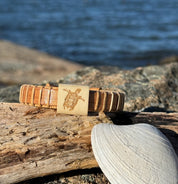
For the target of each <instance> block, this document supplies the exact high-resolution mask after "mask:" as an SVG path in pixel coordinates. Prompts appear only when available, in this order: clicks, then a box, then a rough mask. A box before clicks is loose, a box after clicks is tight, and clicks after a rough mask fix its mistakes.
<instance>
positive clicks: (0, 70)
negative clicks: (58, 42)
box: [0, 41, 82, 86]
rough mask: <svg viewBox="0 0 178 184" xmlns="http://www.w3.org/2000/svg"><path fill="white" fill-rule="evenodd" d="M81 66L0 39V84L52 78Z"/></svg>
mask: <svg viewBox="0 0 178 184" xmlns="http://www.w3.org/2000/svg"><path fill="white" fill-rule="evenodd" d="M81 68H82V66H81V65H79V64H76V63H72V62H69V61H67V60H64V59H59V58H56V57H53V56H50V55H48V54H45V53H42V52H39V51H36V50H33V49H28V48H26V47H23V46H20V45H16V44H14V43H11V42H7V41H0V86H2V85H8V84H19V83H20V84H22V83H39V82H42V81H43V80H54V79H56V78H60V77H62V76H65V75H67V74H69V73H71V72H73V71H76V70H78V69H81Z"/></svg>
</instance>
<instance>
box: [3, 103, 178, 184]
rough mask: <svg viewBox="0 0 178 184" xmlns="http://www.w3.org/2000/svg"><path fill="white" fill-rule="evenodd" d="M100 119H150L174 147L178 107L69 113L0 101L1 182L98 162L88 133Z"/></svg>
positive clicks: (126, 121)
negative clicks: (177, 109) (172, 109)
mask: <svg viewBox="0 0 178 184" xmlns="http://www.w3.org/2000/svg"><path fill="white" fill-rule="evenodd" d="M103 122H105V123H112V122H113V123H115V124H118V125H123V124H134V123H149V124H153V125H155V126H156V127H158V128H160V130H161V131H162V132H163V133H164V134H165V135H166V136H167V137H168V139H169V140H170V141H171V142H172V144H173V146H174V148H175V150H176V152H177V153H178V136H177V135H178V113H150V112H142V113H129V112H123V113H118V114H116V113H115V114H112V113H111V114H107V115H106V116H104V115H100V116H99V115H96V114H90V115H89V116H71V115H61V114H56V111H55V110H52V109H42V108H41V109H40V108H36V107H30V106H26V105H22V104H17V103H0V183H1V184H9V183H17V182H20V181H24V180H27V179H31V178H35V177H40V176H46V175H51V174H56V173H63V172H66V171H71V170H77V169H86V168H94V167H98V164H97V162H96V160H95V158H94V155H93V153H92V148H91V142H90V134H91V130H92V127H93V126H94V125H95V124H97V123H103Z"/></svg>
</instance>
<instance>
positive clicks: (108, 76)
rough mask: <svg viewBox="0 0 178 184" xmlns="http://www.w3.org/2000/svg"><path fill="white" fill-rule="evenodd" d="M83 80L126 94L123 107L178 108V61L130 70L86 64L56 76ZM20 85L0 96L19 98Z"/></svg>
mask: <svg viewBox="0 0 178 184" xmlns="http://www.w3.org/2000/svg"><path fill="white" fill-rule="evenodd" d="M109 69H110V67H109ZM58 82H60V83H73V84H85V85H89V86H90V87H102V88H103V89H111V90H117V89H118V88H119V89H121V90H122V91H124V93H125V94H126V99H125V107H124V110H125V111H131V112H132V111H177V110H178V104H177V101H178V94H177V92H178V63H171V64H168V65H161V66H147V67H139V68H136V69H133V70H121V69H119V68H117V72H116V68H115V70H114V73H112V70H111V69H110V70H108V71H107V67H106V68H105V69H96V68H94V67H85V68H84V69H81V70H78V71H76V72H74V73H71V74H69V75H67V76H66V77H63V78H61V79H59V80H55V81H52V84H53V85H57V83H58ZM18 91H19V86H12V87H6V88H3V89H0V100H1V101H4V102H17V101H18Z"/></svg>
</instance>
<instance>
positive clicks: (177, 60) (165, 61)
mask: <svg viewBox="0 0 178 184" xmlns="http://www.w3.org/2000/svg"><path fill="white" fill-rule="evenodd" d="M168 63H178V56H174V55H173V56H170V57H166V58H164V59H162V60H161V61H160V62H159V64H160V65H164V64H168Z"/></svg>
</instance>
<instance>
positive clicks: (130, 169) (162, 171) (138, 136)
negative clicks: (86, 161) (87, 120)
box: [91, 123, 178, 184]
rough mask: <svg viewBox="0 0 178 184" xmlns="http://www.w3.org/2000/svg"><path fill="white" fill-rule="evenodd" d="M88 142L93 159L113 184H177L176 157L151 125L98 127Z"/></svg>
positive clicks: (177, 163) (100, 125)
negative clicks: (89, 142) (90, 143)
mask: <svg viewBox="0 0 178 184" xmlns="http://www.w3.org/2000/svg"><path fill="white" fill-rule="evenodd" d="M91 141H92V148H93V152H94V155H95V158H96V160H97V162H98V164H99V166H100V168H101V169H102V171H103V172H104V174H105V175H106V177H107V178H108V180H109V181H110V182H111V183H112V184H178V160H177V155H176V153H175V151H174V149H173V147H172V145H171V143H170V142H169V140H168V139H167V138H166V136H164V135H163V134H162V133H161V132H160V131H159V130H158V129H157V128H156V127H154V126H152V125H148V124H135V125H128V126H119V125H114V124H104V123H102V124H98V125H95V127H94V128H93V130H92V135H91Z"/></svg>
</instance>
